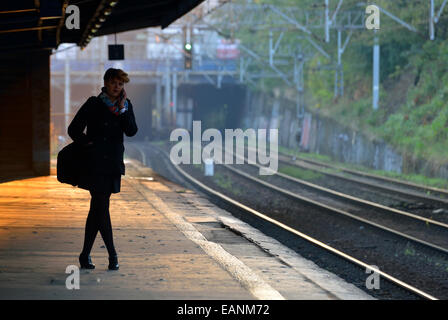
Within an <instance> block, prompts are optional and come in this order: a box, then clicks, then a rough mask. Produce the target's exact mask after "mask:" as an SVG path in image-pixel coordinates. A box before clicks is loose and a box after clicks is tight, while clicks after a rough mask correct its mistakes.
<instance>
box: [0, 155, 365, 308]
mask: <svg viewBox="0 0 448 320" xmlns="http://www.w3.org/2000/svg"><path fill="white" fill-rule="evenodd" d="M52 174H55V172H54V171H53V172H52ZM89 205H90V194H89V192H88V191H86V190H83V189H79V188H76V187H72V186H70V185H67V184H61V183H59V182H58V181H57V179H56V176H55V175H50V176H44V177H35V178H27V179H21V180H15V181H9V182H4V183H0V299H232V300H239V299H267V300H269V299H370V296H368V295H367V294H366V293H364V292H363V291H361V290H359V289H358V288H356V287H355V286H353V285H351V284H348V283H346V282H345V281H343V280H341V279H339V278H338V277H336V276H334V275H332V274H330V273H328V272H326V271H324V270H322V269H320V268H318V267H317V266H316V265H314V264H313V263H312V262H310V261H308V260H306V259H303V258H302V257H300V256H299V255H297V254H295V253H293V252H291V251H290V250H288V249H287V248H285V247H284V246H282V245H281V244H280V243H278V242H276V241H275V240H274V239H271V238H269V237H266V236H264V235H263V234H261V233H260V232H258V231H257V230H255V229H253V228H251V227H250V226H248V225H247V224H245V223H243V222H241V221H239V220H238V219H235V218H234V217H232V216H231V215H230V214H229V213H228V212H226V211H224V210H221V209H219V208H217V207H216V206H214V205H213V204H211V203H210V202H208V201H207V199H205V198H204V197H202V196H200V195H198V194H196V193H194V192H192V191H190V190H186V189H184V188H183V187H181V186H178V185H176V184H174V183H171V182H169V181H167V180H165V179H163V178H162V177H160V176H158V175H156V174H154V173H153V172H152V171H151V170H150V169H149V168H145V167H143V166H142V164H141V163H139V162H138V161H134V160H131V161H129V162H127V163H126V176H122V191H121V192H120V193H118V194H112V196H111V203H110V213H111V219H112V226H113V233H114V242H115V246H116V249H117V252H118V255H119V263H120V269H119V270H118V271H108V270H107V263H108V261H107V251H106V249H105V247H104V242H103V240H102V239H101V236H100V234H99V233H98V236H97V239H96V241H95V244H94V247H93V249H92V254H91V255H92V260H93V263H94V264H95V265H96V269H94V270H83V269H81V270H80V288H79V289H74V290H69V289H67V287H66V280H67V277H69V276H72V275H71V274H69V273H66V268H67V266H70V265H75V266H78V255H79V252H80V250H81V249H82V244H83V237H84V226H85V219H86V217H87V213H88V211H89ZM232 230H238V232H233V231H232ZM241 234H243V235H244V236H242V235H241ZM273 251H274V252H273Z"/></svg>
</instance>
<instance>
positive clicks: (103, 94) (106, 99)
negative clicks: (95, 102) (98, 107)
mask: <svg viewBox="0 0 448 320" xmlns="http://www.w3.org/2000/svg"><path fill="white" fill-rule="evenodd" d="M98 97H99V98H100V99H101V100H102V101H103V102H104V104H106V106H107V107H108V108H109V110H110V111H111V112H112V113H113V114H115V115H116V116H118V115H119V114H120V113H123V112H125V111H126V110H128V100H125V101H124V108H123V109H122V110H121V111H120V106H119V105H120V98H118V99H117V100H116V101H115V104H114V103H112V101H110V99H109V97H108V96H107V94H106V88H105V87H102V88H101V93H100V94H99V96H98Z"/></svg>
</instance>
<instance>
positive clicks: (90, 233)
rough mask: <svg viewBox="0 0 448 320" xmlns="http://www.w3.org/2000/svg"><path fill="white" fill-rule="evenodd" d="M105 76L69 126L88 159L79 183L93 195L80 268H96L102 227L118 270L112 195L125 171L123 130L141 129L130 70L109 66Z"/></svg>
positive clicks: (130, 133)
mask: <svg viewBox="0 0 448 320" xmlns="http://www.w3.org/2000/svg"><path fill="white" fill-rule="evenodd" d="M103 79H104V87H103V88H101V93H100V94H99V95H98V96H97V97H94V96H92V97H90V98H89V99H88V100H87V101H86V102H85V103H84V104H83V105H82V106H81V108H80V109H79V111H78V112H77V113H76V115H75V117H74V118H73V120H72V122H71V123H70V125H69V127H68V134H69V136H70V137H71V138H72V139H73V141H75V142H77V143H80V144H82V145H84V146H85V148H84V150H85V157H84V158H85V159H86V163H80V165H81V166H82V167H83V169H82V171H83V172H84V173H83V174H82V175H81V176H80V179H79V184H78V187H80V188H83V189H86V190H89V191H90V195H91V197H92V198H91V200H90V211H89V214H88V216H87V221H86V227H85V236H84V246H83V249H82V252H81V254H80V255H79V263H80V265H81V268H86V269H94V268H95V265H94V264H93V263H92V260H91V257H90V251H91V249H92V246H93V243H94V241H95V238H96V235H97V233H98V231H100V233H101V237H102V238H103V240H104V243H105V245H106V248H107V252H108V254H109V270H118V268H119V264H118V257H117V252H116V251H115V247H114V242H113V236H112V225H111V221H110V214H109V199H110V196H111V194H112V193H118V192H120V184H121V175H122V174H123V175H124V174H125V167H124V163H123V153H124V146H123V133H125V134H126V135H127V136H128V137H132V136H134V135H135V134H136V133H137V130H138V129H137V124H136V122H135V116H134V111H133V108H132V104H131V101H130V100H129V99H127V96H126V91H125V90H124V84H125V83H127V82H129V78H128V75H127V73H125V72H124V71H123V70H121V69H114V68H109V69H108V70H107V71H106V73H105V74H104V78H103ZM85 127H87V132H86V134H85V133H84V129H85Z"/></svg>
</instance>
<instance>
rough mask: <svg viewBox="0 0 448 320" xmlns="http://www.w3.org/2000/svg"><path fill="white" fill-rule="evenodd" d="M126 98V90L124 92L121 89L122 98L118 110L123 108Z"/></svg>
mask: <svg viewBox="0 0 448 320" xmlns="http://www.w3.org/2000/svg"><path fill="white" fill-rule="evenodd" d="M126 98H127V94H126V90H124V88H123V97H122V98H121V100H120V103H119V106H120V109H123V108H124V103H125V102H126Z"/></svg>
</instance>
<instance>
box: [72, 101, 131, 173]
mask: <svg viewBox="0 0 448 320" xmlns="http://www.w3.org/2000/svg"><path fill="white" fill-rule="evenodd" d="M127 101H128V110H127V111H125V112H123V113H121V114H119V115H118V116H117V115H115V114H114V113H112V112H111V111H110V110H109V107H108V106H107V105H106V104H105V103H104V102H103V101H102V100H101V99H100V98H99V97H95V96H92V97H90V98H89V99H88V100H87V101H86V102H85V103H84V104H83V105H82V106H81V108H80V109H79V110H78V112H77V113H76V115H75V117H74V118H73V120H72V122H71V123H70V125H69V127H68V134H69V136H70V137H71V138H72V139H73V141H75V142H77V143H80V144H81V145H86V144H87V143H88V142H93V144H92V145H89V146H87V147H86V148H84V150H86V156H85V163H80V165H82V166H85V169H86V171H85V172H87V173H88V174H114V175H124V174H125V166H124V162H123V153H124V145H123V133H125V134H126V135H127V136H128V137H132V136H134V135H135V134H136V133H137V130H138V128H137V124H136V122H135V116H134V111H133V107H132V103H131V101H130V100H129V99H127ZM86 127H87V132H86V133H84V129H85V128H86Z"/></svg>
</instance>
